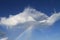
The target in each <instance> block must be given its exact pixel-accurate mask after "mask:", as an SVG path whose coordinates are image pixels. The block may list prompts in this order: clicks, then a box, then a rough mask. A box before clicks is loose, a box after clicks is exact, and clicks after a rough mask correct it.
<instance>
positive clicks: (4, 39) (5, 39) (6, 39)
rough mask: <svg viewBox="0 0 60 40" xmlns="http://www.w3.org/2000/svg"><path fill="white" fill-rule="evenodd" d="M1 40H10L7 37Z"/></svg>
mask: <svg viewBox="0 0 60 40" xmlns="http://www.w3.org/2000/svg"><path fill="white" fill-rule="evenodd" d="M0 40H8V38H7V37H5V38H2V39H0Z"/></svg>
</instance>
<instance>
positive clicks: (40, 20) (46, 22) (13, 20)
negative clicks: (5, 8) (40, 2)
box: [0, 7, 60, 40]
mask: <svg viewBox="0 0 60 40" xmlns="http://www.w3.org/2000/svg"><path fill="white" fill-rule="evenodd" d="M59 19H60V13H54V14H53V15H51V16H50V17H49V16H47V15H46V14H44V13H42V12H40V11H37V10H36V9H33V8H29V7H28V8H25V9H24V11H23V12H21V13H19V14H17V15H10V16H9V17H8V18H6V17H1V20H0V25H6V26H8V27H18V26H19V27H21V28H19V29H17V28H12V29H11V30H9V31H11V33H17V32H15V31H18V30H21V31H22V30H24V31H22V32H23V33H24V32H25V30H26V29H28V28H29V27H33V28H40V27H45V26H51V25H53V24H54V23H55V22H56V21H57V20H59ZM22 28H23V29H22ZM22 32H21V34H23V33H22ZM21 34H20V35H19V36H18V37H17V39H18V38H19V37H20V36H21ZM12 35H14V34H11V36H12ZM15 35H16V34H15ZM3 39H5V38H3ZM3 39H2V40H3ZM11 40H13V39H11Z"/></svg>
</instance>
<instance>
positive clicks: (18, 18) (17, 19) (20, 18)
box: [0, 8, 48, 26]
mask: <svg viewBox="0 0 60 40" xmlns="http://www.w3.org/2000/svg"><path fill="white" fill-rule="evenodd" d="M47 17H48V16H47V15H45V14H44V13H41V12H39V11H37V10H35V9H33V8H26V9H25V10H24V11H23V12H21V13H19V14H17V15H14V16H10V17H9V18H6V17H2V18H1V21H0V24H4V25H7V26H13V25H17V24H19V23H24V22H28V21H40V20H44V19H47Z"/></svg>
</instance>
